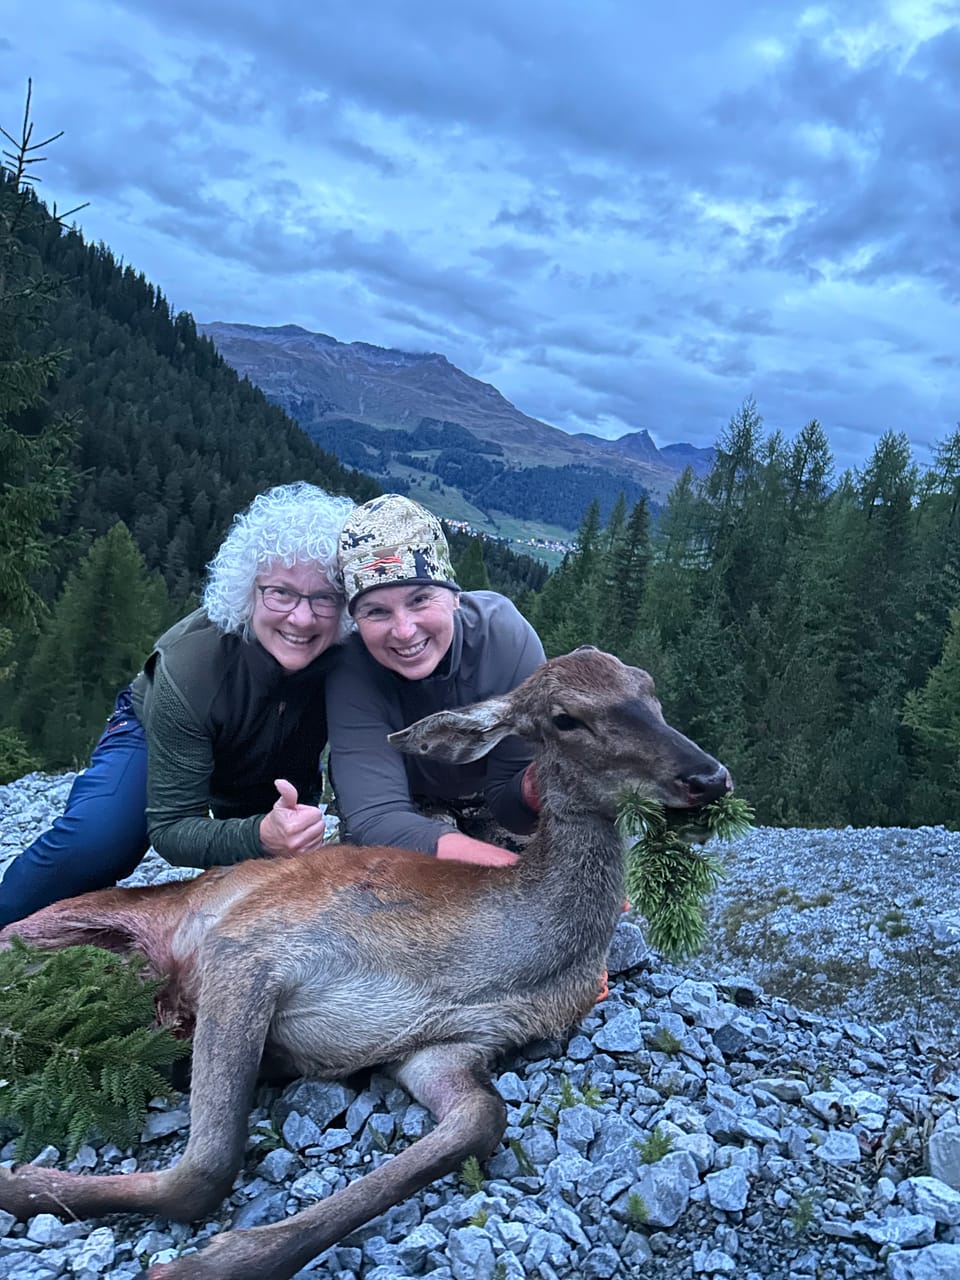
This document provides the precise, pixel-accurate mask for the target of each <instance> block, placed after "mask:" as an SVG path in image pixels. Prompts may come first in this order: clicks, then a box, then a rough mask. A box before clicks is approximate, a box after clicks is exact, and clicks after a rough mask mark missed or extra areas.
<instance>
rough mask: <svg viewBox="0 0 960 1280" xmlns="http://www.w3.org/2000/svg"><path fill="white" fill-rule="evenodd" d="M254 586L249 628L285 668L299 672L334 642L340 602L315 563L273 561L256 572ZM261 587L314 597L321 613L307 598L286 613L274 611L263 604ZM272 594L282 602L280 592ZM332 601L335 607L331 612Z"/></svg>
mask: <svg viewBox="0 0 960 1280" xmlns="http://www.w3.org/2000/svg"><path fill="white" fill-rule="evenodd" d="M256 587H257V589H256V590H255V591H254V596H255V602H254V606H253V616H252V617H251V619H250V628H251V630H252V631H253V634H254V635H255V636H256V638H257V639H258V640H259V641H260V644H261V645H262V646H263V648H264V649H266V651H267V653H269V654H270V655H271V656H272V657H274V658H276V660H277V661H278V662H279V663H280V665H281V667H283V668H284V670H285V671H302V670H303V669H304V667H308V666H309V665H310V663H311V662H313V660H314V658H318V657H319V656H320V654H321V653H323V651H324V650H325V649H329V648H330V646H331V645H332V644H333V643H334V642H335V641H336V639H337V635H338V632H339V629H340V618H341V616H342V612H343V601H342V600H341V599H340V597H339V596H338V594H337V592H336V590H335V588H333V587H332V586H331V585H330V579H329V578H328V577H327V575H326V573H325V572H324V571H323V569H322V568H321V567H320V566H319V565H318V564H316V563H314V562H309V563H305V564H295V565H294V566H293V567H292V568H290V569H287V568H285V567H284V566H283V565H282V564H280V563H275V564H274V565H272V566H267V567H266V568H264V569H262V570H261V571H260V572H259V573H258V574H257V577H256ZM261 587H280V588H285V589H286V590H287V591H289V592H291V593H298V594H300V595H302V596H314V598H315V607H316V608H317V609H320V610H324V612H323V613H322V616H320V617H317V616H316V615H315V614H314V611H313V609H312V608H311V605H310V601H309V600H299V601H297V604H296V607H295V608H293V609H291V610H290V612H289V613H276V612H274V611H273V610H271V609H270V608H268V606H267V605H266V604H265V603H264V599H263V592H262V591H261V590H259V588H261ZM271 594H273V595H274V596H277V595H279V598H280V601H281V603H282V600H283V593H282V592H280V593H276V592H274V593H271ZM326 597H329V599H327V598H326ZM334 601H336V602H337V605H338V607H337V608H336V609H335V610H334V611H333V612H332V613H331V612H329V610H330V609H331V608H332V606H333V602H334Z"/></svg>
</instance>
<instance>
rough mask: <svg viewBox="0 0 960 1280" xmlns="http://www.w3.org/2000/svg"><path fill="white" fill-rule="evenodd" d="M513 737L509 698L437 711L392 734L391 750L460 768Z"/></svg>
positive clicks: (389, 738) (389, 737) (388, 739)
mask: <svg viewBox="0 0 960 1280" xmlns="http://www.w3.org/2000/svg"><path fill="white" fill-rule="evenodd" d="M513 733H516V728H515V727H514V723H513V718H512V708H511V704H510V699H509V698H489V699H488V700H487V701H486V702H478V703H477V704H476V706H473V707H461V708H460V709H459V710H458V711H437V712H436V713H435V714H434V715H432V716H424V718H423V719H422V720H418V721H417V722H416V724H412V725H409V726H408V727H407V728H406V729H401V730H399V732H398V733H391V734H389V735H388V736H387V741H388V742H389V743H390V745H391V746H394V747H396V748H397V749H398V750H400V751H403V752H406V754H407V755H412V756H417V755H420V756H433V757H436V758H437V759H438V760H449V761H450V763H451V764H463V763H466V762H467V761H470V760H479V759H480V757H481V756H485V755H486V754H487V752H488V751H492V750H493V748H494V747H495V746H496V745H497V743H498V742H501V741H502V740H503V739H504V738H508V737H509V736H510V735H511V734H513Z"/></svg>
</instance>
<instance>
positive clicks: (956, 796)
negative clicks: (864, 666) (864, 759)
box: [903, 608, 960, 828]
mask: <svg viewBox="0 0 960 1280" xmlns="http://www.w3.org/2000/svg"><path fill="white" fill-rule="evenodd" d="M903 720H904V723H905V724H906V725H908V726H909V727H910V728H911V729H912V730H913V732H914V733H915V734H916V736H917V739H918V740H919V743H920V753H919V759H918V761H917V762H916V764H915V768H914V780H913V796H914V799H913V808H914V814H915V820H917V821H920V822H925V823H927V822H943V823H944V824H945V825H947V826H950V827H953V828H957V827H960V608H957V609H953V610H951V612H950V628H949V631H948V633H947V637H946V640H945V641H944V645H943V654H942V656H941V658H940V661H939V662H938V663H937V665H936V666H935V667H934V668H933V669H932V671H931V672H930V674H929V676H928V678H927V681H926V683H925V684H924V686H923V688H922V689H920V690H918V691H916V692H912V693H908V694H907V697H906V702H905V706H904V713H903Z"/></svg>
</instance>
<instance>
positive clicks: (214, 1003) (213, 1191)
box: [0, 941, 277, 1222]
mask: <svg viewBox="0 0 960 1280" xmlns="http://www.w3.org/2000/svg"><path fill="white" fill-rule="evenodd" d="M235 948H239V944H235V943H232V942H231V943H225V942H223V941H221V942H219V943H217V944H215V945H214V946H213V947H212V948H211V949H210V950H209V951H208V952H207V953H206V958H205V971H204V976H203V982H202V986H201V991H200V1000H199V1005H198V1010H197V1030H196V1036H195V1039H194V1050H193V1062H194V1067H193V1086H192V1089H191V1097H190V1138H189V1141H188V1142H187V1148H186V1151H185V1152H184V1154H183V1157H182V1158H181V1160H180V1161H179V1163H177V1164H176V1165H174V1166H173V1167H172V1168H170V1169H164V1170H162V1171H159V1172H155V1173H151V1172H144V1173H130V1174H108V1175H97V1174H82V1173H80V1174H76V1173H66V1172H64V1171H63V1170H60V1169H40V1168H36V1167H35V1166H33V1165H29V1164H28V1165H20V1166H19V1167H18V1168H16V1169H13V1170H10V1169H0V1208H3V1209H6V1211H7V1212H8V1213H12V1214H15V1215H16V1217H18V1218H29V1217H32V1216H33V1215H34V1214H36V1213H53V1214H56V1215H58V1216H59V1217H73V1218H90V1217H99V1216H100V1215H102V1214H105V1213H130V1212H141V1213H149V1214H152V1215H153V1214H156V1215H160V1216H162V1217H165V1218H177V1219H179V1220H181V1221H184V1222H189V1221H192V1220H194V1219H196V1218H202V1217H204V1216H206V1215H207V1214H209V1213H211V1212H212V1211H213V1210H214V1209H215V1208H216V1207H217V1206H218V1205H219V1203H220V1201H221V1200H222V1199H223V1198H224V1196H225V1195H226V1194H227V1192H228V1191H229V1190H230V1187H231V1185H232V1183H233V1179H234V1176H235V1174H236V1172H237V1169H238V1168H239V1167H240V1164H241V1161H242V1158H243V1150H244V1144H245V1142H246V1137H247V1116H248V1113H249V1110H250V1099H251V1097H252V1094H253V1089H254V1085H255V1083H256V1076H257V1067H258V1065H259V1062H260V1057H261V1054H262V1052H263V1045H264V1041H265V1039H266V1034H267V1028H268V1027H269V1025H270V1019H271V1018H272V1016H273V1012H274V1010H275V1008H276V1002H277V992H276V988H277V984H276V982H275V981H274V980H273V978H272V975H271V974H270V973H269V972H267V971H266V970H265V968H264V967H263V966H258V965H257V964H255V963H254V962H253V960H252V958H251V956H250V954H249V953H247V955H246V956H244V954H243V953H242V950H239V949H235Z"/></svg>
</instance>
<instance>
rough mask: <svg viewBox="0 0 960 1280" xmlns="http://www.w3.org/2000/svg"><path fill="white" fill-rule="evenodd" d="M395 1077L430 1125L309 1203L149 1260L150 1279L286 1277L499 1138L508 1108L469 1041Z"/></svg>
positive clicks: (426, 1056) (411, 1064) (420, 1059)
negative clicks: (191, 1249) (172, 1258)
mask: <svg viewBox="0 0 960 1280" xmlns="http://www.w3.org/2000/svg"><path fill="white" fill-rule="evenodd" d="M398 1078H399V1079H400V1081H401V1083H403V1084H404V1085H405V1086H406V1088H408V1089H409V1090H410V1092H411V1093H412V1094H413V1096H414V1097H415V1098H416V1099H417V1100H418V1101H419V1102H422V1103H423V1105H424V1106H426V1107H429V1108H430V1110H431V1111H432V1112H433V1113H434V1115H435V1116H436V1117H437V1120H438V1124H437V1127H436V1128H435V1129H433V1130H432V1131H431V1132H430V1133H428V1134H427V1135H426V1136H425V1137H423V1138H421V1139H420V1140H419V1141H418V1142H415V1143H413V1144H412V1146H409V1147H407V1149H406V1150H405V1151H402V1152H401V1153H400V1154H399V1155H398V1156H395V1157H394V1158H393V1159H392V1160H388V1161H387V1162H386V1163H384V1164H382V1165H381V1166H380V1167H379V1168H378V1169H375V1170H374V1171H373V1172H372V1173H368V1174H367V1175H366V1176H365V1177H363V1178H358V1179H357V1180H356V1181H355V1182H352V1183H351V1184H350V1185H349V1186H348V1187H344V1188H343V1190H342V1191H337V1192H336V1193H335V1194H334V1195H332V1196H330V1197H329V1198H328V1199H326V1200H322V1201H321V1202H320V1203H319V1204H316V1205H314V1206H313V1207H312V1208H310V1209H305V1210H304V1211H303V1212H302V1213H298V1214H295V1215H294V1216H293V1217H292V1218H287V1219H286V1220H285V1221H283V1222H278V1223H274V1224H272V1225H271V1226H268V1227H252V1228H251V1229H250V1230H247V1231H234V1232H224V1233H222V1234H220V1235H218V1236H215V1237H214V1239H213V1240H212V1242H211V1243H210V1244H209V1245H208V1246H207V1247H206V1248H205V1249H203V1250H202V1251H201V1252H200V1253H196V1254H191V1255H189V1256H187V1257H185V1258H180V1259H178V1260H177V1261H176V1262H168V1263H158V1264H156V1265H155V1266H153V1267H151V1268H150V1271H149V1280H250V1277H252V1276H269V1277H270V1280H289V1277H290V1276H293V1275H295V1274H296V1272H297V1271H299V1270H300V1268H301V1267H303V1266H305V1265H306V1263H308V1262H309V1261H310V1260H311V1259H313V1258H315V1257H316V1256H317V1255H318V1254H319V1253H322V1252H323V1251H324V1249H328V1248H329V1247H330V1246H331V1245H332V1244H335V1243H336V1242H337V1241H338V1240H341V1239H342V1238H343V1237H344V1236H345V1235H349V1233H350V1232H351V1231H354V1230H355V1229H356V1228H357V1227H359V1226H362V1225H363V1223H365V1222H369V1221H370V1219H371V1218H375V1217H377V1215H378V1214H381V1213H383V1212H385V1210H387V1209H389V1208H390V1207H391V1205H395V1204H398V1203H399V1202H400V1201H401V1200H405V1199H406V1198H407V1196H410V1195H413V1194H414V1192H416V1191H419V1190H420V1189H421V1188H422V1187H425V1186H427V1185H428V1184H429V1183H431V1182H433V1181H435V1180H436V1179H437V1178H442V1177H443V1176H444V1174H447V1173H451V1172H452V1171H453V1170H455V1169H459V1167H460V1165H461V1164H462V1163H463V1161H464V1160H466V1159H467V1157H468V1156H471V1155H475V1156H477V1157H478V1158H480V1159H484V1158H485V1157H486V1156H488V1155H489V1154H490V1152H491V1151H493V1149H494V1147H495V1146H496V1145H497V1143H498V1142H499V1141H500V1138H501V1137H502V1135H503V1130H504V1128H505V1126H506V1108H505V1107H504V1105H503V1100H502V1099H501V1097H500V1095H499V1094H498V1093H497V1092H496V1090H495V1089H494V1088H493V1086H492V1085H491V1083H490V1077H489V1075H488V1073H487V1069H486V1058H485V1055H484V1054H483V1053H482V1052H481V1051H479V1050H477V1049H476V1048H474V1047H473V1046H471V1045H444V1046H438V1047H435V1048H430V1049H424V1050H422V1051H421V1052H420V1053H417V1054H414V1056H413V1057H412V1058H409V1059H408V1060H407V1061H406V1062H405V1063H404V1065H403V1067H402V1069H401V1070H400V1071H399V1073H398Z"/></svg>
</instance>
